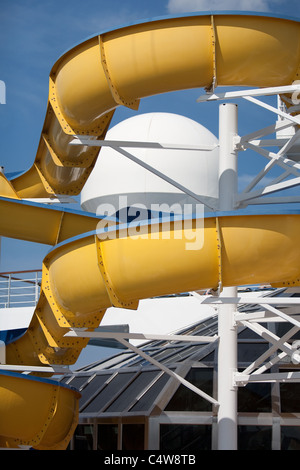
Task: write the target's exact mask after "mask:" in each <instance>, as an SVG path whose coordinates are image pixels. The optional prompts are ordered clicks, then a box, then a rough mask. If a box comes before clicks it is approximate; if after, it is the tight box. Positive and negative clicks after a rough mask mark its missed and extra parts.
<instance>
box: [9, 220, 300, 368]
mask: <svg viewBox="0 0 300 470" xmlns="http://www.w3.org/2000/svg"><path fill="white" fill-rule="evenodd" d="M242 214H243V215H242ZM244 214H245V212H244V213H243V212H241V213H240V214H239V212H233V213H229V214H227V215H226V213H225V214H222V213H220V214H219V215H217V216H214V217H206V218H205V219H202V220H199V219H195V220H189V221H187V220H184V221H182V220H177V221H173V222H165V223H158V222H157V223H153V224H150V225H149V224H148V222H147V223H145V224H144V225H143V224H139V225H138V226H134V224H132V225H131V226H130V224H129V226H127V225H126V226H119V227H117V226H116V227H110V228H109V229H108V231H107V230H100V231H98V232H90V233H88V234H84V235H81V236H78V237H75V238H74V239H73V240H69V241H67V242H63V243H61V244H59V245H57V246H56V247H55V248H54V249H53V250H52V251H51V252H50V253H49V254H48V255H47V256H46V258H45V260H44V264H43V280H42V292H41V296H40V299H39V303H38V305H37V308H36V311H35V315H34V317H33V319H32V322H31V324H30V326H29V329H28V331H27V332H26V333H25V334H24V335H23V336H22V337H21V338H20V339H18V340H17V341H15V342H13V343H11V344H9V345H7V359H8V361H9V363H17V362H19V361H20V360H21V361H22V363H24V364H32V365H41V364H40V363H43V364H72V363H73V362H75V361H76V359H77V358H78V355H79V354H80V352H81V349H82V348H83V347H85V346H86V344H87V342H88V339H85V338H71V337H70V338H68V337H65V334H66V333H67V332H68V331H69V330H70V328H81V327H85V328H89V329H94V328H96V327H97V326H98V324H99V323H100V321H101V319H102V317H103V315H104V313H105V310H106V309H107V308H108V307H111V306H112V305H113V306H116V307H123V308H129V309H130V308H131V309H134V308H137V305H138V301H139V300H140V299H144V298H150V297H154V296H159V295H166V294H172V293H176V292H189V291H195V290H200V289H204V288H212V289H217V288H218V287H219V286H224V287H226V286H232V285H245V284H257V283H263V282H269V283H271V284H276V285H281V286H283V285H286V286H288V285H291V286H294V285H299V283H300V267H299V266H300V249H299V243H298V239H299V230H300V213H297V212H289V213H282V214H269V215H244ZM246 247H247V248H246Z"/></svg>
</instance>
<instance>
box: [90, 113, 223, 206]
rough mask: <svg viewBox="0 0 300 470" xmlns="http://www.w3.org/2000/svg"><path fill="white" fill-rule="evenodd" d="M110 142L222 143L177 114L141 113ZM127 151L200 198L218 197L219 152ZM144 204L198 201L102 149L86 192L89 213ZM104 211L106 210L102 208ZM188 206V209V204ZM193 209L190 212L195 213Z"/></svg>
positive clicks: (114, 130) (113, 131) (119, 126)
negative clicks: (109, 206)
mask: <svg viewBox="0 0 300 470" xmlns="http://www.w3.org/2000/svg"><path fill="white" fill-rule="evenodd" d="M106 139H107V140H125V141H140V142H158V143H161V144H173V145H174V144H180V145H187V146H190V145H193V146H203V145H205V146H207V145H216V144H218V140H217V138H216V137H215V136H214V135H213V134H212V133H211V132H210V131H209V130H208V129H206V128H205V127H203V126H202V125H201V124H199V123H197V122H195V121H193V120H191V119H189V118H186V117H183V116H179V115H176V114H168V113H149V114H143V115H137V116H134V117H132V118H129V119H127V120H125V121H123V122H120V123H119V124H117V125H116V126H114V127H113V128H112V129H110V130H109V131H108V133H107V136H106ZM126 150H127V151H128V152H130V153H131V154H133V155H134V156H136V157H137V158H139V159H140V160H143V161H145V162H147V163H148V164H149V165H151V166H152V167H154V168H156V169H157V170H159V171H160V172H162V173H164V174H165V175H167V176H169V177H170V178H172V179H173V180H175V181H176V182H178V183H180V184H181V185H183V186H184V187H186V188H188V189H189V190H191V191H193V192H194V193H196V194H198V195H203V196H209V197H214V198H216V197H217V196H218V148H217V147H216V148H215V149H214V150H212V151H210V150H208V151H200V150H165V149H133V148H126ZM120 196H123V198H122V202H121V205H122V206H124V201H127V205H128V206H133V205H135V204H140V205H142V206H146V207H147V209H151V208H152V206H153V205H154V204H163V203H164V204H168V205H172V204H180V206H181V207H183V205H187V204H193V206H195V204H196V203H197V201H195V199H193V198H191V197H190V196H187V195H186V194H185V193H183V192H182V191H180V190H179V189H177V188H176V187H174V186H172V185H170V184H169V183H167V182H166V181H164V180H163V179H161V178H159V177H158V176H156V175H154V174H153V173H151V172H149V171H148V170H146V169H144V168H143V167H141V166H140V165H138V164H137V163H134V162H132V161H131V160H129V159H128V158H126V157H125V156H123V155H121V154H120V153H118V152H117V151H116V150H114V149H111V148H109V147H103V148H102V149H101V151H100V154H99V157H98V160H97V162H96V165H95V167H94V169H93V171H92V173H91V175H90V177H89V179H88V180H87V182H86V184H85V186H84V188H83V190H82V193H81V205H82V208H83V209H84V210H86V211H89V212H93V213H98V214H101V207H99V206H102V205H104V204H111V205H114V206H115V207H116V209H117V210H118V209H119V208H120V207H119V204H120ZM102 207H104V206H102ZM185 207H187V206H185ZM192 211H193V209H191V210H190V211H189V212H192Z"/></svg>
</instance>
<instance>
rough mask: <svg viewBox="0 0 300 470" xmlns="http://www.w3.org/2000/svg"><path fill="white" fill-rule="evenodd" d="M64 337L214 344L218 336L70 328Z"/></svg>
mask: <svg viewBox="0 0 300 470" xmlns="http://www.w3.org/2000/svg"><path fill="white" fill-rule="evenodd" d="M65 337H78V338H108V339H115V340H117V341H119V340H122V339H144V340H145V341H153V340H165V341H184V342H192V343H214V342H215V341H217V340H218V336H216V335H215V336H193V335H172V334H170V335H160V334H144V333H117V332H108V331H105V332H104V331H86V330H85V329H77V328H72V329H71V331H69V332H68V333H66V334H65Z"/></svg>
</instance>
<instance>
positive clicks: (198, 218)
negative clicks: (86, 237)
mask: <svg viewBox="0 0 300 470" xmlns="http://www.w3.org/2000/svg"><path fill="white" fill-rule="evenodd" d="M116 214H117V216H119V224H118V225H116V224H115V223H114V221H113V218H114V217H115V216H116ZM97 215H98V216H101V217H102V219H101V220H100V221H99V222H98V224H97V236H98V238H99V239H101V240H107V239H108V240H112V239H115V238H119V237H122V236H126V237H130V238H135V239H137V238H139V239H151V240H159V239H162V240H168V239H173V240H183V242H184V244H185V249H186V250H200V249H201V248H202V247H203V244H204V205H203V204H200V203H197V204H183V205H181V204H179V203H174V204H172V205H169V204H167V203H161V204H155V203H154V204H151V206H150V208H149V207H146V206H145V205H144V204H140V203H136V204H132V205H128V201H127V196H119V200H118V207H116V206H115V205H114V204H110V203H103V204H100V205H99V206H98V208H97Z"/></svg>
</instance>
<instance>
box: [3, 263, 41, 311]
mask: <svg viewBox="0 0 300 470" xmlns="http://www.w3.org/2000/svg"><path fill="white" fill-rule="evenodd" d="M41 279H42V271H41V270H30V271H13V272H5V273H0V308H12V307H35V306H36V304H37V302H38V299H39V295H40V286H41Z"/></svg>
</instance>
